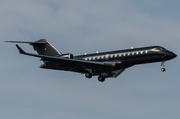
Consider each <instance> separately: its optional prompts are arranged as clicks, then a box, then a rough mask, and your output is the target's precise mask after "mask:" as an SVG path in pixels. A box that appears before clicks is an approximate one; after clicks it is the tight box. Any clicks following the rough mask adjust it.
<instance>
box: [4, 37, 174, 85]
mask: <svg viewBox="0 0 180 119" xmlns="http://www.w3.org/2000/svg"><path fill="white" fill-rule="evenodd" d="M5 42H11V43H29V44H30V45H32V46H33V47H34V50H36V51H37V52H38V54H31V53H26V52H25V51H23V50H22V49H21V48H20V47H19V46H18V45H17V44H16V46H17V48H18V50H19V52H20V54H24V55H29V56H34V57H39V58H41V60H42V61H43V62H44V64H42V65H41V66H40V68H45V69H55V70H64V71H72V72H77V73H81V74H85V76H86V77H87V78H91V77H92V76H97V75H98V76H99V77H98V80H99V81H101V82H104V81H105V78H116V77H117V76H119V75H120V74H121V73H122V72H123V71H125V69H126V68H129V67H131V66H133V65H137V64H144V63H153V62H162V63H161V66H162V69H161V70H162V71H163V72H164V71H165V68H164V66H165V61H167V60H171V59H173V58H175V57H176V56H177V55H176V54H175V53H173V52H171V51H168V50H166V49H165V48H163V47H161V46H151V47H143V48H131V49H127V50H118V51H110V52H102V53H98V52H97V53H94V54H85V55H79V56H73V55H72V54H70V53H67V54H62V53H61V52H59V51H58V50H57V49H55V48H54V47H53V46H52V45H51V44H50V43H49V42H48V41H46V40H45V39H40V40H38V41H36V42H22V41H5Z"/></svg>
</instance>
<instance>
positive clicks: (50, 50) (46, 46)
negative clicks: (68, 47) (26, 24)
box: [5, 39, 62, 56]
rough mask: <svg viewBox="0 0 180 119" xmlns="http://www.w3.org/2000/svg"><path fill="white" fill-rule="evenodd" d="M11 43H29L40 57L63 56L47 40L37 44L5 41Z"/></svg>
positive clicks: (41, 40)
mask: <svg viewBox="0 0 180 119" xmlns="http://www.w3.org/2000/svg"><path fill="white" fill-rule="evenodd" d="M5 42H10V43H29V44H30V45H32V46H33V48H34V50H36V51H37V52H38V54H40V55H48V56H56V55H62V53H60V52H59V51H58V50H57V49H56V48H54V47H53V46H52V45H51V44H50V43H49V42H48V41H46V40H45V39H40V40H38V41H35V42H24V41H5Z"/></svg>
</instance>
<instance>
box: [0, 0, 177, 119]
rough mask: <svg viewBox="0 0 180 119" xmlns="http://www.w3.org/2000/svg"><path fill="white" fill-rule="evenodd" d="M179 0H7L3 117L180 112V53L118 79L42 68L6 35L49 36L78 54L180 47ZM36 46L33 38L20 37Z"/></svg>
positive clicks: (2, 16)
mask: <svg viewBox="0 0 180 119" xmlns="http://www.w3.org/2000/svg"><path fill="white" fill-rule="evenodd" d="M179 5H180V1H178V0H171V1H169V0H158V1H156V0H151V1H149V0H138V1H137V0H136V1H134V0H111V1H110V0H76V1H75V0H16V1H14V0H8V1H7V0H0V42H1V43H0V48H1V50H0V57H1V61H0V67H1V68H0V118H2V119H10V118H11V119H12V118H13V119H32V118H34V119H50V118H51V119H59V118H62V119H110V118H111V119H112V118H122V119H152V118H153V119H162V118H163V119H170V118H171V119H179V118H180V116H179V113H180V111H179V110H180V102H179V100H180V93H179V92H180V86H179V85H180V77H179V58H178V57H177V58H176V59H173V60H171V61H168V62H166V72H165V73H162V72H161V71H160V69H161V66H160V64H161V63H153V64H144V65H137V66H133V67H131V68H129V69H126V71H125V72H123V73H122V74H121V75H120V76H119V77H117V78H116V79H107V80H106V81H105V82H104V83H100V82H99V81H98V80H97V77H93V78H92V79H90V80H89V79H86V78H85V76H84V75H81V74H77V73H72V72H64V71H54V70H45V69H40V68H38V67H39V66H40V65H41V64H42V62H41V61H39V60H40V59H39V58H34V57H29V56H23V55H20V54H19V52H18V50H17V49H16V47H15V44H8V43H4V41H6V40H18V41H36V40H39V39H40V38H45V39H47V40H48V41H49V42H50V43H51V44H52V45H53V46H55V47H56V48H57V49H58V50H59V51H60V52H62V53H72V54H74V55H79V54H84V53H93V52H96V51H99V52H101V51H111V50H120V49H128V48H130V47H142V46H143V47H144V46H151V45H160V46H163V47H165V48H167V49H169V50H171V51H173V52H175V53H176V54H177V55H180V48H179V44H180V33H179V31H180V8H179ZM19 45H20V46H21V47H22V48H23V49H24V50H25V51H27V52H31V53H34V51H33V48H32V47H31V46H29V45H27V44H19Z"/></svg>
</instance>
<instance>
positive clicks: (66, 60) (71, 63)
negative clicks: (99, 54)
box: [16, 45, 116, 71]
mask: <svg viewBox="0 0 180 119" xmlns="http://www.w3.org/2000/svg"><path fill="white" fill-rule="evenodd" d="M16 47H17V48H18V50H19V52H20V54H24V55H29V56H34V57H39V58H41V59H42V60H45V61H52V62H57V63H63V64H66V65H67V66H69V67H70V69H72V68H73V66H74V67H77V66H82V67H84V68H88V67H90V68H94V69H96V68H112V67H115V66H116V63H115V62H98V61H86V60H79V59H69V58H63V57H54V56H47V55H37V54H31V53H26V52H25V51H23V50H22V49H21V48H20V47H19V46H18V45H16ZM72 71H73V69H72Z"/></svg>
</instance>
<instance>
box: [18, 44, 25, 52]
mask: <svg viewBox="0 0 180 119" xmlns="http://www.w3.org/2000/svg"><path fill="white" fill-rule="evenodd" d="M16 47H17V48H18V50H19V53H20V54H26V52H24V50H23V49H21V48H20V47H19V46H18V45H17V44H16Z"/></svg>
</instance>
